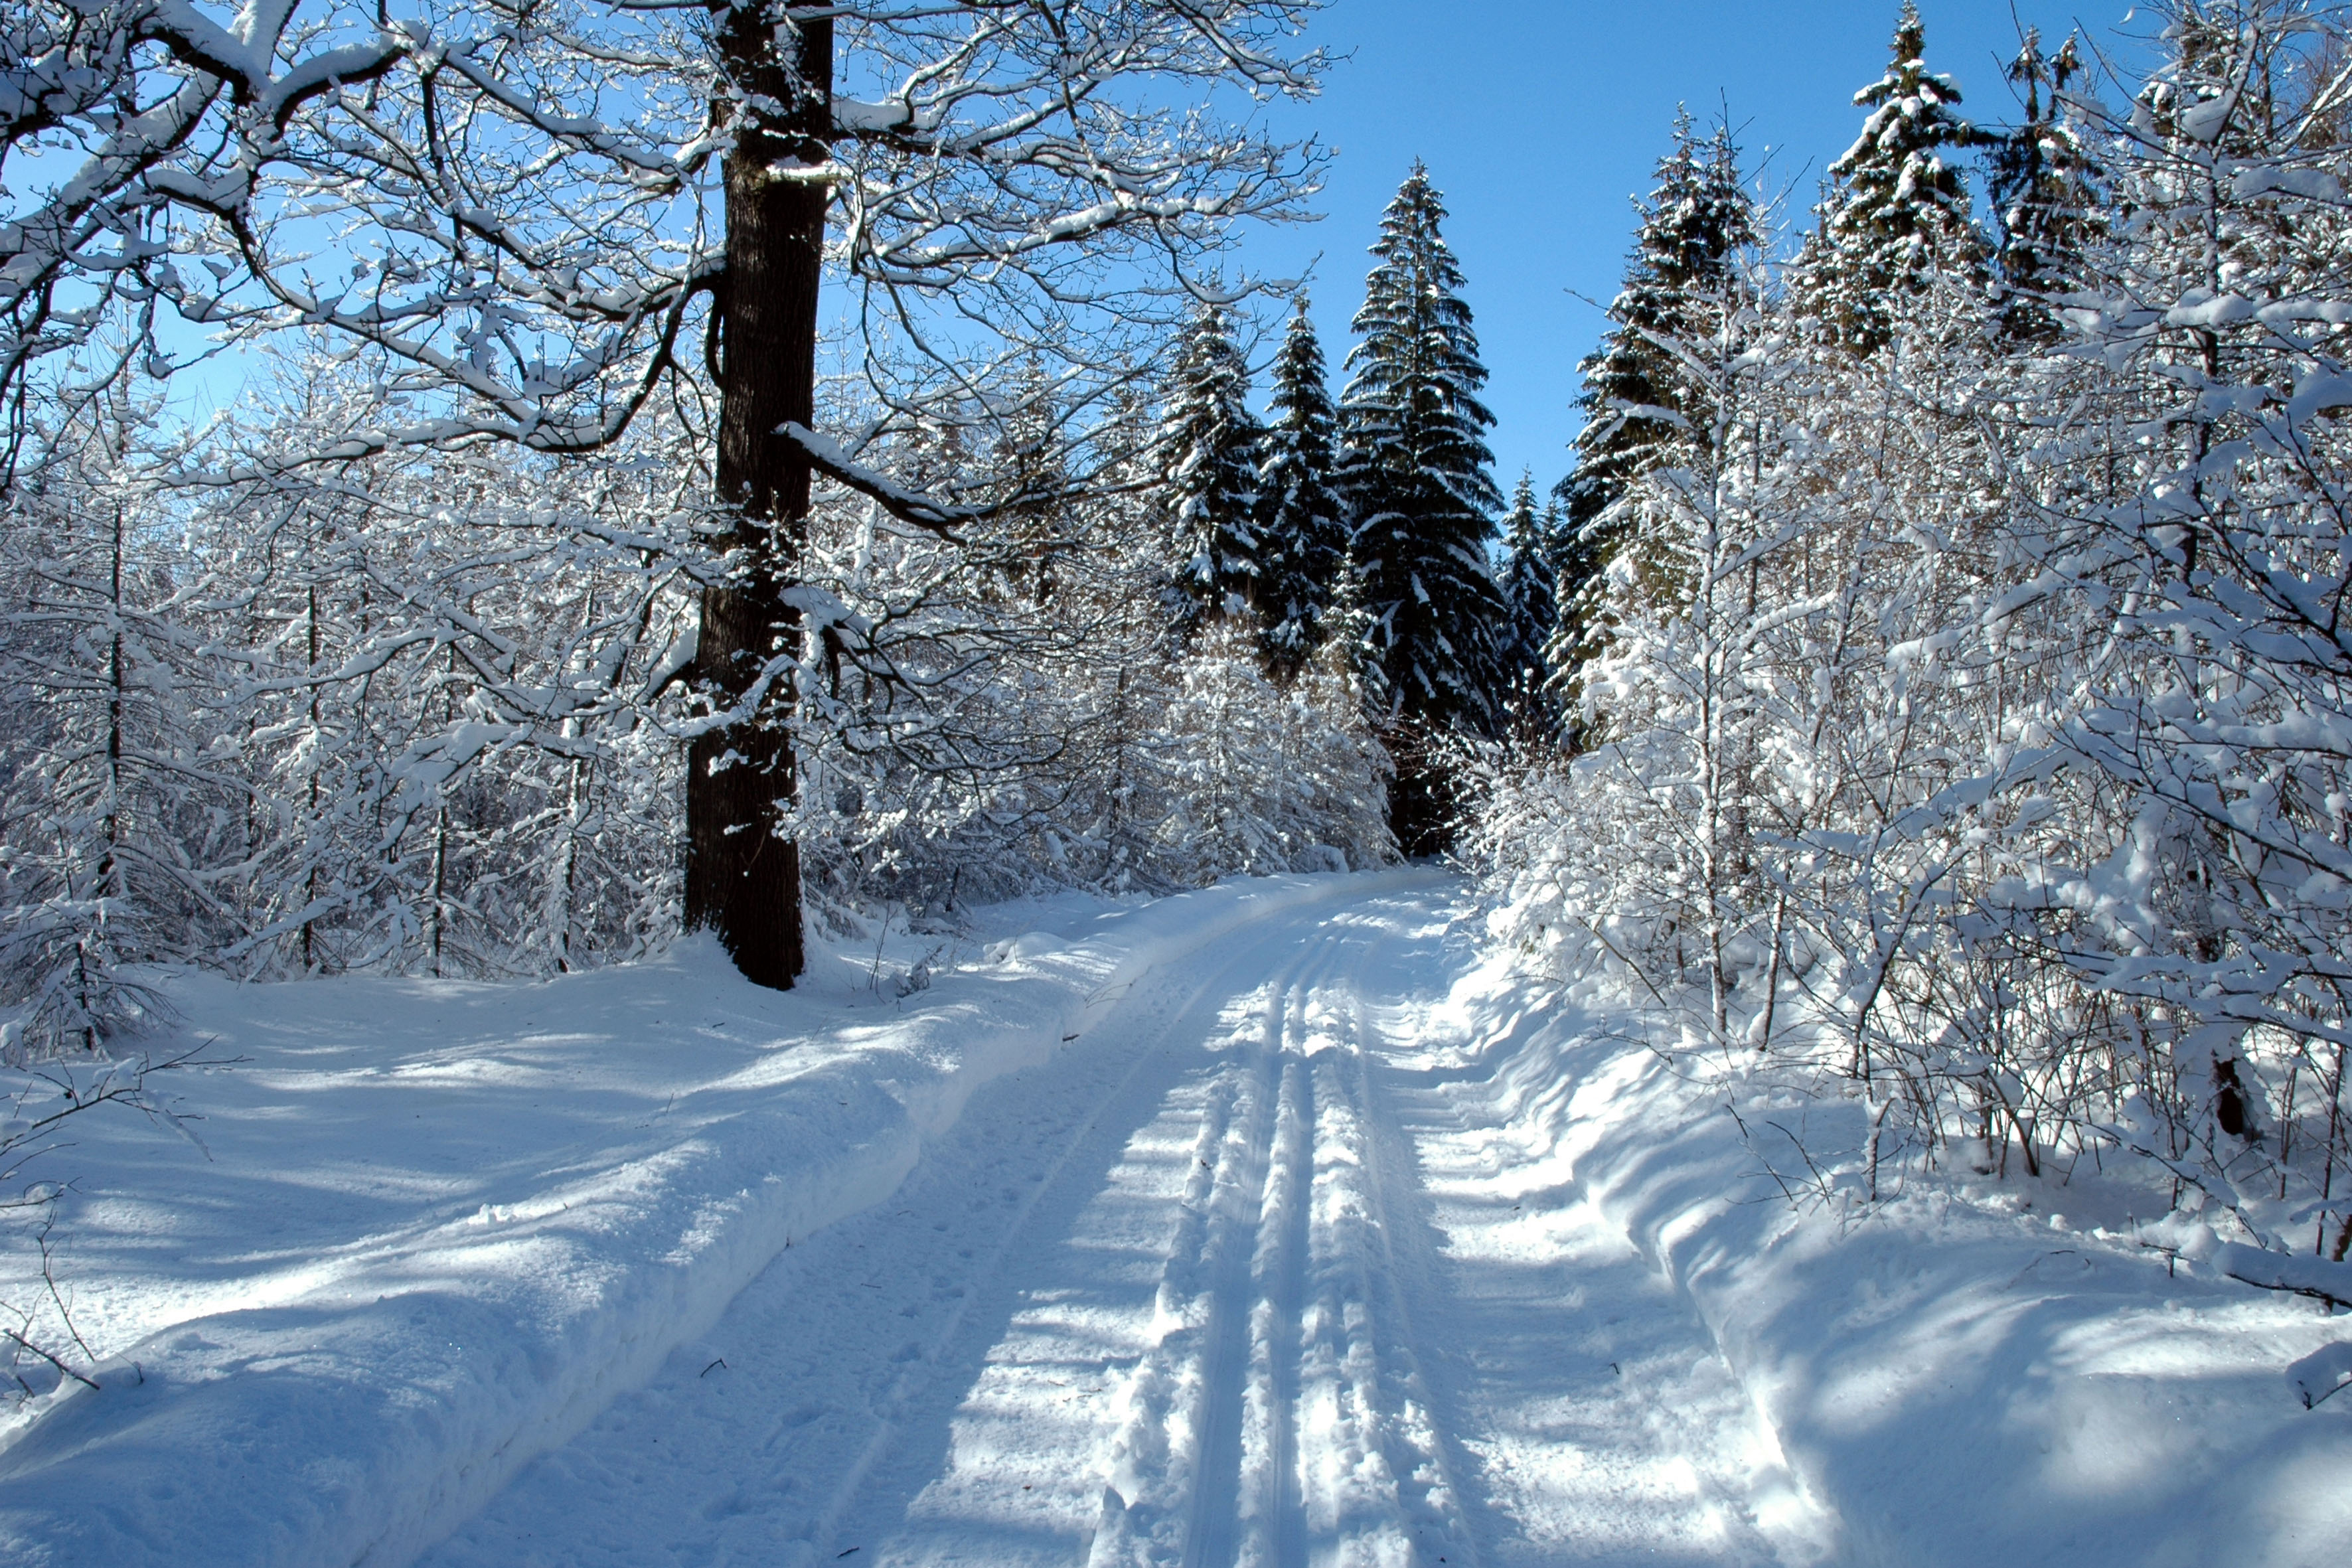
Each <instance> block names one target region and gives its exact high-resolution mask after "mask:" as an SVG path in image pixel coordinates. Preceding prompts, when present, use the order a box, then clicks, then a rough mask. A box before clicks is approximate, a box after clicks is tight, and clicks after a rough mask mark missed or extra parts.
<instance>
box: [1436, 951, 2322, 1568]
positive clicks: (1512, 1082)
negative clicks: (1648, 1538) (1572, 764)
mask: <svg viewBox="0 0 2352 1568" xmlns="http://www.w3.org/2000/svg"><path fill="white" fill-rule="evenodd" d="M1452 1005H1453V1006H1454V1008H1457V1009H1459V1010H1460V1011H1461V1012H1462V1013H1463V1015H1464V1016H1463V1017H1461V1018H1460V1019H1458V1020H1456V1023H1457V1026H1459V1027H1460V1029H1461V1030H1462V1037H1464V1038H1465V1039H1467V1040H1469V1041H1470V1042H1472V1044H1471V1046H1470V1047H1469V1048H1470V1050H1471V1051H1472V1052H1473V1053H1474V1054H1475V1062H1473V1063H1465V1067H1468V1068H1471V1070H1470V1071H1469V1072H1468V1073H1467V1074H1466V1076H1465V1079H1464V1081H1463V1083H1462V1085H1461V1092H1462V1093H1463V1094H1464V1095H1465V1096H1466V1097H1467V1102H1466V1103H1465V1110H1472V1112H1473V1114H1474V1115H1475V1116H1476V1117H1477V1118H1478V1119H1479V1120H1481V1121H1485V1122H1486V1124H1487V1125H1489V1126H1491V1127H1493V1128H1494V1129H1495V1130H1496V1136H1497V1137H1498V1138H1499V1139H1502V1140H1504V1141H1506V1142H1510V1143H1515V1144H1516V1145H1517V1149H1516V1151H1515V1152H1516V1154H1517V1156H1518V1158H1516V1159H1515V1160H1514V1161H1513V1162H1512V1163H1511V1164H1510V1165H1509V1166H1508V1167H1507V1170H1508V1171H1509V1172H1510V1173H1511V1175H1510V1177H1509V1179H1511V1180H1514V1181H1517V1182H1518V1183H1521V1184H1524V1185H1525V1188H1526V1192H1527V1199H1526V1201H1527V1202H1528V1206H1529V1208H1530V1209H1533V1208H1535V1207H1538V1206H1539V1205H1544V1204H1546V1203H1549V1205H1553V1206H1566V1205H1572V1204H1576V1203H1582V1202H1589V1203H1591V1204H1592V1205H1595V1206H1596V1207H1597V1208H1598V1209H1599V1210H1600V1211H1601V1213H1602V1215H1605V1216H1606V1218H1607V1219H1608V1220H1609V1221H1610V1222H1611V1223H1612V1224H1613V1225H1615V1226H1619V1227H1622V1231H1623V1232H1624V1234H1625V1235H1626V1236H1627V1237H1628V1238H1629V1239H1630V1240H1631V1241H1633V1243H1634V1244H1635V1245H1636V1246H1638V1247H1640V1248H1641V1249H1642V1250H1643V1252H1644V1253H1645V1254H1646V1255H1647V1256H1648V1258H1650V1260H1651V1263H1652V1264H1653V1266H1654V1268H1657V1269H1659V1270H1660V1271H1661V1272H1663V1273H1664V1275H1665V1276H1666V1277H1667V1278H1668V1279H1670V1280H1671V1281H1672V1283H1673V1284H1674V1286H1675V1289H1676V1290H1677V1291H1678V1292H1679V1293H1681V1294H1682V1295H1684V1296H1685V1298H1686V1299H1687V1300H1688V1301H1689V1302H1690V1303H1691V1304H1692V1305H1693V1306H1694V1307H1695V1308H1696V1310H1697V1312H1698V1313H1699V1315H1700V1316H1701V1317H1702V1318H1703V1319H1704V1321H1705V1322H1706V1326H1707V1328H1708V1330H1709V1331H1710V1332H1711V1334H1712V1337H1713V1339H1714V1341H1715V1343H1716V1345H1717V1348H1718V1349H1719V1350H1720V1352H1721V1353H1722V1355H1723V1356H1724V1358H1725V1359H1726V1361H1727V1363H1728V1364H1729V1366H1730V1368H1731V1370H1732V1372H1733V1373H1734V1375H1735V1376H1736V1377H1737V1378H1738V1381H1739V1383H1740V1384H1741V1385H1742V1386H1743V1387H1744V1389H1745V1390H1746V1392H1747V1394H1748V1397H1749V1398H1750V1399H1751V1400H1752V1401H1753V1402H1754V1404H1755V1405H1756V1408H1757V1410H1758V1412H1759V1415H1761V1416H1762V1418H1763V1420H1764V1422H1765V1423H1766V1425H1767V1426H1769V1428H1770V1431H1771V1433H1772V1435H1773V1436H1774V1437H1775V1438H1777V1440H1778V1443H1779V1446H1780V1449H1781V1451H1782V1455H1784V1456H1785V1460H1786V1463H1787V1464H1788V1466H1789V1467H1790V1470H1791V1471H1792V1472H1793V1473H1794V1475H1795V1476H1796V1477H1797V1478H1798V1479H1799V1481H1800V1483H1801V1487H1802V1489H1803V1491H1804V1493H1805V1497H1804V1499H1803V1505H1804V1506H1803V1507H1801V1509H1799V1510H1795V1511H1796V1512H1798V1513H1799V1514H1801V1515H1802V1516H1804V1517H1806V1518H1807V1519H1808V1520H1810V1521H1811V1524H1810V1525H1809V1528H1808V1530H1807V1531H1803V1532H1800V1533H1801V1534H1809V1535H1810V1536H1811V1539H1810V1540H1804V1539H1798V1540H1795V1541H1792V1542H1790V1543H1789V1544H1786V1545H1784V1546H1783V1548H1782V1551H1783V1554H1784V1556H1790V1557H1792V1558H1793V1559H1796V1560H1805V1559H1815V1560H1820V1561H1826V1562H1832V1563H1852V1564H1857V1565H1859V1564H1873V1565H1875V1564H1887V1565H1901V1568H1943V1565H1947V1564H1948V1565H1949V1568H1984V1565H1985V1564H1989V1563H2001V1564H2010V1565H2024V1564H2039V1563H2048V1564H2053V1565H2056V1564H2067V1565H2070V1568H2072V1565H2077V1564H2082V1563H2133V1564H2145V1565H2170V1564H2181V1565H2184V1568H2185V1565H2188V1564H2202V1563H2224V1562H2230V1563H2262V1564H2264V1565H2265V1568H2300V1565H2305V1564H2308V1565H2310V1568H2321V1565H2323V1564H2326V1565H2333V1564H2340V1563H2344V1562H2346V1561H2347V1554H2352V1492H2347V1489H2346V1488H2345V1486H2344V1484H2343V1480H2344V1478H2345V1477H2346V1476H2347V1475H2352V1390H2347V1392H2344V1393H2341V1394H2334V1395H2333V1397H2329V1394H2331V1392H2332V1391H2333V1390H2334V1389H2335V1388H2336V1386H2337V1383H2338V1379H2339V1378H2341V1377H2343V1376H2345V1375H2347V1374H2352V1318H2347V1317H2345V1316H2342V1315H2340V1314H2339V1315H2336V1316H2334V1317H2331V1316H2329V1315H2328V1312H2327V1310H2326V1308H2325V1307H2323V1306H2322V1305H2320V1304H2319V1303H2318V1302H2316V1301H2314V1300H2307V1299H2305V1298H2302V1297H2298V1296H2294V1295H2285V1294H2276V1293H2272V1292H2269V1291H2265V1290H2263V1289H2253V1288H2250V1285H2249V1283H2248V1282H2247V1281H2248V1280H2250V1279H2252V1280H2254V1281H2255V1282H2257V1283H2266V1284H2277V1283H2282V1282H2284V1283H2286V1284H2288V1285H2290V1286H2292V1285H2294V1284H2295V1283H2297V1282H2307V1281H2306V1280H2305V1277H2306V1276H2315V1275H2317V1274H2322V1273H2324V1274H2326V1279H2327V1280H2328V1281H2329V1282H2331V1283H2335V1284H2340V1283H2341V1276H2342V1274H2352V1269H2345V1268H2344V1267H2343V1266H2342V1265H2332V1264H2326V1263H2322V1262H2318V1261H2316V1260H2309V1259H2305V1260H2300V1261H2294V1260H2289V1259H2285V1258H2282V1257H2280V1256H2279V1255H2275V1254H2267V1253H2260V1252H2256V1251H2255V1250H2254V1249H2252V1248H2248V1247H2235V1246H2231V1244H2228V1243H2216V1242H2215V1240H2214V1238H2213V1237H2212V1235H2211V1233H2210V1230H2208V1229H2207V1228H2206V1227H2204V1226H2195V1225H2190V1226H2181V1225H2180V1224H2179V1221H2178V1220H2175V1221H2173V1222H2171V1223H2170V1224H2168V1225H2152V1224H2149V1223H2147V1222H2149V1221H2150V1220H2152V1219H2154V1218H2155V1216H2157V1215H2160V1214H2161V1213H2162V1211H2163V1210H2164V1208H2165V1207H2166V1206H2167V1203H2168V1194H2167V1193H2166V1192H2165V1191H2164V1190H2162V1189H2161V1188H2160V1187H2154V1186H2149V1185H2143V1184H2137V1183H2127V1182H2126V1181H2124V1180H2122V1179H2120V1177H2119V1175H2118V1174H2117V1173H2109V1174H2107V1175H2105V1176H2103V1175H2102V1174H2101V1173H2098V1172H2097V1171H2095V1169H2094V1168H2093V1167H2092V1165H2091V1164H2090V1163H2087V1162H2086V1163H2084V1164H2083V1165H2081V1166H2079V1167H2077V1168H2076V1169H2075V1170H2074V1172H2072V1173H2068V1175H2069V1176H2070V1178H2071V1179H2062V1178H2061V1176H2059V1175H2055V1174H2053V1175H2050V1176H2048V1177H2047V1178H2046V1179H2043V1180H2039V1181H2031V1182H2029V1181H2025V1180H2023V1179H2021V1178H2020V1177H2019V1176H2018V1175H2017V1174H2016V1173H2015V1172H2014V1170H2012V1171H2011V1173H2010V1175H2009V1176H2008V1177H2007V1178H2006V1179H1996V1178H1991V1177H1977V1176H1975V1175H1974V1174H1973V1173H1967V1172H1963V1173H1960V1175H1959V1177H1958V1178H1954V1177H1951V1176H1949V1175H1945V1174H1937V1175H1929V1176H1926V1177H1922V1176H1920V1175H1918V1174H1917V1173H1916V1170H1915V1171H1914V1172H1913V1173H1911V1175H1910V1176H1909V1178H1908V1179H1907V1181H1906V1182H1904V1183H1903V1184H1900V1186H1899V1189H1896V1190H1894V1191H1893V1192H1892V1195H1890V1196H1889V1197H1888V1198H1887V1200H1886V1201H1885V1202H1882V1203H1881V1204H1879V1205H1875V1206H1873V1205H1869V1204H1867V1203H1866V1202H1864V1200H1863V1196H1862V1192H1861V1188H1862V1184H1863V1180H1864V1175H1863V1160H1862V1151H1863V1147H1864V1143H1865V1142H1866V1140H1867V1137H1868V1127H1867V1125H1866V1124H1865V1122H1864V1118H1863V1115H1862V1112H1861V1110H1860V1109H1859V1108H1858V1107H1856V1106H1855V1105H1853V1103H1852V1102H1840V1101H1835V1100H1819V1099H1811V1098H1807V1097H1805V1096H1802V1095H1800V1094H1797V1093H1794V1092H1791V1091H1790V1090H1789V1089H1787V1088H1785V1087H1779V1088H1776V1087H1774V1086H1773V1085H1772V1084H1771V1083H1770V1082H1769V1081H1768V1080H1767V1079H1763V1078H1761V1077H1753V1078H1751V1077H1748V1076H1747V1068H1746V1066H1745V1064H1738V1063H1734V1064H1731V1065H1730V1068H1729V1070H1715V1069H1706V1068H1701V1069H1699V1070H1696V1071H1695V1070H1694V1064H1693V1062H1692V1060H1691V1059H1690V1058H1687V1057H1684V1056H1676V1057H1675V1058H1672V1059H1669V1058H1668V1057H1666V1056H1665V1055H1664V1054H1661V1053H1657V1052H1654V1051H1652V1050H1651V1049H1649V1048H1648V1047H1646V1046H1645V1045H1643V1043H1642V1042H1641V1041H1640V1040H1639V1039H1638V1038H1636V1037H1634V1035H1633V1033H1632V1032H1630V1031H1629V1030H1628V1029H1627V1028H1626V1027H1625V1020H1624V1019H1623V1018H1622V1016H1617V1015H1613V1014H1612V1013H1611V1012H1608V1011H1594V1012H1589V1013H1588V1012H1585V1011H1581V1010H1580V1009H1579V1008H1578V1007H1577V1006H1576V1005H1574V1004H1573V1003H1572V1002H1563V1001H1562V1000H1561V999H1560V998H1559V997H1558V996H1556V995H1555V994H1552V992H1551V991H1550V989H1549V988H1542V987H1532V986H1530V985H1528V984H1524V983H1521V982H1517V981H1515V980H1512V979H1511V978H1510V977H1509V976H1508V975H1507V974H1506V973H1504V972H1503V971H1502V970H1501V969H1500V968H1499V967H1497V966H1489V967H1488V968H1486V969H1485V970H1483V971H1479V972H1475V973H1472V974H1470V975H1469V976H1467V977H1465V979H1464V980H1463V981H1462V982H1461V984H1460V985H1459V987H1458V988H1457V990H1456V992H1455V994H1454V1002H1453V1004H1452ZM1721 1065H1722V1064H1717V1068H1718V1069H1719V1068H1721ZM1886 1179H1887V1182H1888V1184H1889V1186H1890V1188H1894V1187H1895V1182H1894V1178H1893V1177H1892V1176H1891V1175H1889V1176H1888V1177H1887V1178H1886ZM1511 1195H1512V1197H1513V1198H1514V1199H1515V1200H1516V1199H1517V1196H1518V1191H1517V1188H1515V1189H1514V1191H1513V1193H1512V1194H1511ZM2257 1264H2261V1265H2263V1267H2259V1268H2258V1267H2256V1265H2257ZM2338 1271H2341V1272H2340V1273H2339V1272H2338ZM2273 1275H2275V1276H2278V1277H2279V1278H2278V1279H2272V1278H2270V1276H2273ZM2306 1401H2315V1403H2311V1404H2308V1405H2307V1404H2306Z"/></svg>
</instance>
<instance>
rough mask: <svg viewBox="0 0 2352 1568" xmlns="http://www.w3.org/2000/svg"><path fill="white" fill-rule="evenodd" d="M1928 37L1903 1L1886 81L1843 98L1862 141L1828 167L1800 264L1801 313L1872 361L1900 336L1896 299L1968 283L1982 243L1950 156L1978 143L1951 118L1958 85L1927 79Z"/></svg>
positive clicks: (1900, 306) (1932, 75)
mask: <svg viewBox="0 0 2352 1568" xmlns="http://www.w3.org/2000/svg"><path fill="white" fill-rule="evenodd" d="M1926 49H1927V28H1926V27H1925V26H1924V25H1923V24H1922V23H1921V22H1920V20H1919V8H1918V6H1917V5H1915V4H1913V0H1904V4H1903V14H1902V16H1901V17H1900V18H1899V19H1898V20H1897V21H1896V23H1895V41H1894V46H1893V55H1894V58H1893V61H1892V63H1891V64H1890V65H1889V66H1888V67H1887V70H1886V74H1885V76H1883V77H1881V78H1879V79H1878V80H1876V81H1874V82H1873V83H1871V84H1870V85H1869V86H1868V87H1865V88H1864V89H1862V90H1861V91H1860V92H1857V93H1855V94H1854V95H1853V101H1854V103H1855V104H1856V105H1857V106H1858V107H1861V108H1864V109H1867V110H1870V113H1869V115H1868V117H1867V118H1866V119H1864V121H1863V127H1862V134H1861V135H1860V136H1859V137H1857V138H1856V139H1855V141H1854V143H1853V146H1852V147H1849V148H1848V149H1846V152H1845V155H1844V156H1843V157H1841V158H1840V159H1838V161H1837V162H1836V163H1832V164H1831V165H1830V175H1831V179H1832V184H1831V187H1830V189H1829V191H1828V193H1827V194H1826V195H1825V196H1824V198H1823V200H1822V205H1821V206H1820V208H1819V209H1818V211H1819V212H1820V215H1821V227H1820V228H1819V229H1818V230H1816V231H1815V232H1814V234H1813V235H1812V237H1811V238H1809V239H1808V240H1807V241H1806V242H1805V248H1804V252H1803V254H1802V255H1801V256H1800V257H1799V258H1798V260H1797V268H1796V278H1795V283H1794V291H1795V293H1796V295H1797V298H1798V302H1799V304H1800V305H1801V307H1802V308H1803V309H1804V310H1805V311H1806V312H1807V313H1808V314H1810V315H1811V316H1812V317H1813V318H1814V320H1816V321H1818V322H1819V323H1820V327H1821V330H1822V331H1824V332H1825V333H1826V334H1827V335H1828V336H1829V338H1830V339H1831V340H1832V342H1836V343H1838V344H1839V345H1841V346H1842V347H1843V348H1845V349H1846V350H1848V351H1849V352H1851V353H1856V354H1871V353H1876V352H1877V351H1878V350H1879V349H1880V348H1882V347H1884V346H1885V344H1886V343H1887V342H1889V341H1890V340H1891V339H1892V338H1893V337H1894V336H1895V331H1897V329H1898V328H1899V327H1900V326H1901V325H1902V323H1903V320H1904V315H1905V310H1904V303H1903V301H1904V300H1905V298H1906V296H1916V295H1918V294H1920V293H1922V292H1924V291H1925V290H1926V289H1927V286H1928V284H1929V282H1930V281H1931V280H1932V279H1935V278H1937V276H1938V275H1941V276H1944V277H1948V278H1973V277H1976V276H1978V275H1980V274H1981V273H1982V271H1983V269H1984V259H1985V258H1984V242H1983V240H1982V239H1981V238H1980V237H1979V236H1978V234H1977V231H1976V226H1975V224H1974V221H1973V218H1972V216H1971V214H1970V211H1969V192H1968V186H1967V184H1966V183H1965V182H1964V181H1963V179H1962V177H1961V174H1960V168H1959V165H1958V162H1957V161H1956V160H1955V158H1954V156H1953V155H1954V154H1955V153H1959V152H1961V151H1964V150H1966V149H1969V148H1971V147H1976V146H1979V145H1981V144H1982V143H1983V142H1984V137H1983V136H1982V134H1981V133H1979V132H1978V131H1977V129H1976V128H1975V127H1974V126H1972V125H1970V124H1969V122H1968V121H1966V120H1963V119H1961V118H1960V116H1959V115H1958V113H1957V112H1956V106H1957V105H1958V103H1959V101H1960V89H1959V87H1958V84H1957V83H1956V82H1954V81H1953V79H1951V78H1950V77H1948V76H1944V75H1941V74H1938V73H1936V72H1932V71H1930V70H1928V69H1927V61H1926V58H1925V54H1926Z"/></svg>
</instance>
